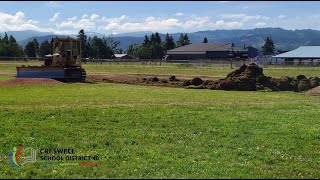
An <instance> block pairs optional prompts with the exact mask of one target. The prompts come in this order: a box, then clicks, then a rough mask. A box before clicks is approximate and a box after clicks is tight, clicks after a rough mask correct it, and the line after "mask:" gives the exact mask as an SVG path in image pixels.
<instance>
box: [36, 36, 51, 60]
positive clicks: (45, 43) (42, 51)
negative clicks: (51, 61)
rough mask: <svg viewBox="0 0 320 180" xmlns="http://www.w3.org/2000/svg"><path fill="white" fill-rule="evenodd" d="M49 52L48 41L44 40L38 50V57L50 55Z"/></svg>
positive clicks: (49, 45)
mask: <svg viewBox="0 0 320 180" xmlns="http://www.w3.org/2000/svg"><path fill="white" fill-rule="evenodd" d="M50 52H51V44H50V43H49V41H48V40H45V41H43V42H42V43H41V45H40V49H39V56H40V57H44V56H45V55H48V54H50Z"/></svg>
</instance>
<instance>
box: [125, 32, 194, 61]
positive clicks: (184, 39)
mask: <svg viewBox="0 0 320 180" xmlns="http://www.w3.org/2000/svg"><path fill="white" fill-rule="evenodd" d="M188 44H191V42H190V40H189V37H188V35H187V34H183V33H181V34H180V37H179V40H178V41H177V42H174V40H173V38H172V36H169V34H168V33H167V34H166V37H165V40H164V41H162V40H161V37H160V35H159V33H158V32H156V33H152V34H151V35H150V36H147V35H145V37H144V41H143V43H142V44H137V43H136V44H131V45H129V47H128V50H127V54H128V55H129V56H131V57H134V58H139V59H162V57H163V56H164V55H165V54H166V52H167V51H168V50H171V49H174V48H177V47H181V46H186V45H188Z"/></svg>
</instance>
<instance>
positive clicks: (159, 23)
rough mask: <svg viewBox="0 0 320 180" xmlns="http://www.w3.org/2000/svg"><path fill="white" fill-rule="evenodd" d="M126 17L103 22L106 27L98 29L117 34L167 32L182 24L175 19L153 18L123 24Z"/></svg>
mask: <svg viewBox="0 0 320 180" xmlns="http://www.w3.org/2000/svg"><path fill="white" fill-rule="evenodd" d="M125 18H126V16H121V17H118V18H112V19H107V20H105V21H106V22H107V24H106V25H104V26H100V27H99V29H103V30H107V31H111V32H112V33H119V32H135V31H169V30H172V29H174V28H176V27H180V26H181V25H182V23H181V22H180V21H179V20H178V19H175V18H169V19H157V18H155V17H153V16H150V17H147V18H145V20H144V21H143V22H124V23H122V20H123V19H125Z"/></svg>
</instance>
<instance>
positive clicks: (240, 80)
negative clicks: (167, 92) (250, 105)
mask: <svg viewBox="0 0 320 180" xmlns="http://www.w3.org/2000/svg"><path fill="white" fill-rule="evenodd" d="M319 82H320V79H319V78H318V77H310V78H309V79H308V78H307V77H306V76H304V75H299V76H297V77H296V78H292V77H288V76H284V77H281V78H272V77H269V76H265V75H264V74H263V69H262V68H260V67H259V66H257V65H256V64H254V63H251V64H250V65H248V66H247V65H245V64H244V65H242V66H241V67H240V68H239V69H237V70H235V71H232V72H231V73H229V74H228V75H227V77H226V78H223V79H218V80H215V81H208V80H206V81H202V80H201V79H200V78H194V79H192V80H187V81H184V83H183V86H190V85H193V86H204V87H206V88H208V89H215V90H237V91H257V90H268V91H295V92H301V91H306V90H309V89H311V88H314V87H317V86H319Z"/></svg>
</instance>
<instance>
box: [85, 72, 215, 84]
mask: <svg viewBox="0 0 320 180" xmlns="http://www.w3.org/2000/svg"><path fill="white" fill-rule="evenodd" d="M154 77H157V78H158V79H159V81H157V82H152V81H146V79H150V78H154ZM170 77H171V76H162V75H159V76H157V75H144V74H135V75H122V74H110V75H100V74H99V75H88V76H87V79H86V81H89V82H105V83H122V84H139V85H147V86H166V87H183V86H182V84H183V82H184V81H185V80H191V79H193V78H194V77H187V76H176V79H177V80H178V81H170V80H169V78H170ZM200 78H201V79H202V80H204V81H205V80H216V79H218V78H212V77H203V76H202V77H200Z"/></svg>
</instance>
